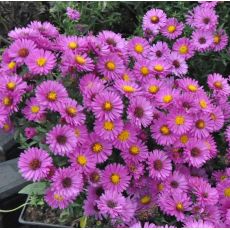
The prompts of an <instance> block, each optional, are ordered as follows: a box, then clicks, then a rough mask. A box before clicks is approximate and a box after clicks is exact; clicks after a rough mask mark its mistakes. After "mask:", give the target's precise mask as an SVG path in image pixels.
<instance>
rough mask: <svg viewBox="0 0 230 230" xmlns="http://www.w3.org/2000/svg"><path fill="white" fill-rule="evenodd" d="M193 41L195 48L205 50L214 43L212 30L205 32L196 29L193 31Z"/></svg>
mask: <svg viewBox="0 0 230 230" xmlns="http://www.w3.org/2000/svg"><path fill="white" fill-rule="evenodd" d="M192 42H193V45H194V48H195V50H197V51H199V52H205V51H207V50H208V49H209V48H210V47H211V45H212V44H213V35H212V32H210V31H206V32H205V33H204V32H203V31H201V30H196V31H194V32H193V33H192Z"/></svg>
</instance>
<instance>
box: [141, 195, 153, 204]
mask: <svg viewBox="0 0 230 230" xmlns="http://www.w3.org/2000/svg"><path fill="white" fill-rule="evenodd" d="M150 202H151V196H148V195H146V196H143V197H141V203H142V204H144V205H147V204H149V203H150Z"/></svg>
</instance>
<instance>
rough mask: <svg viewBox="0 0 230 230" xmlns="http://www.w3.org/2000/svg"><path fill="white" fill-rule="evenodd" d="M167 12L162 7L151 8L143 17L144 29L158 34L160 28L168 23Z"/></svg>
mask: <svg viewBox="0 0 230 230" xmlns="http://www.w3.org/2000/svg"><path fill="white" fill-rule="evenodd" d="M166 17H167V16H166V14H165V13H164V11H163V10H161V9H154V8H153V9H151V10H149V11H147V13H146V14H145V15H144V17H143V30H144V31H145V30H150V31H152V32H153V34H158V32H159V30H160V28H162V27H163V26H164V25H165V24H166Z"/></svg>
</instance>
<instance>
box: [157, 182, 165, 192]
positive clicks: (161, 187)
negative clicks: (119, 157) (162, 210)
mask: <svg viewBox="0 0 230 230" xmlns="http://www.w3.org/2000/svg"><path fill="white" fill-rule="evenodd" d="M163 189H164V184H163V183H160V184H158V185H157V190H158V191H159V192H161V191H163Z"/></svg>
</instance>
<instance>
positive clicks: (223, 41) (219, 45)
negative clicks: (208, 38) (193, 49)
mask: <svg viewBox="0 0 230 230" xmlns="http://www.w3.org/2000/svg"><path fill="white" fill-rule="evenodd" d="M227 45H228V35H227V34H226V32H225V31H224V30H218V31H216V32H215V33H214V35H213V44H212V46H211V48H212V49H213V50H214V51H220V50H223V49H224V48H225V47H226V46H227Z"/></svg>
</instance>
